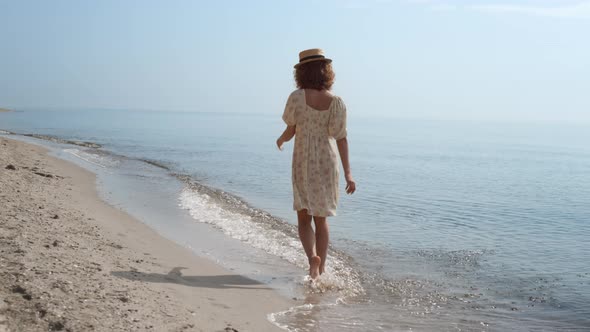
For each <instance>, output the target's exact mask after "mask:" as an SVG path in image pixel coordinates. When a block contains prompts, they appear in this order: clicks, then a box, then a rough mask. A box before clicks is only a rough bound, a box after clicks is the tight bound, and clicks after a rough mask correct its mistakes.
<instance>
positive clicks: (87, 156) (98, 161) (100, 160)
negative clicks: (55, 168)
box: [63, 149, 119, 168]
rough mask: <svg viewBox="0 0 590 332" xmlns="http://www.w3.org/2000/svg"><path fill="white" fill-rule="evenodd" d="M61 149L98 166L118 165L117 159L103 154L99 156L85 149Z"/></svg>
mask: <svg viewBox="0 0 590 332" xmlns="http://www.w3.org/2000/svg"><path fill="white" fill-rule="evenodd" d="M63 151H64V152H66V153H69V154H71V155H73V156H75V157H77V158H79V159H82V160H84V161H86V162H88V163H91V164H93V165H96V166H98V167H102V168H107V167H115V166H117V165H119V162H118V161H117V160H114V159H111V158H108V157H106V156H104V155H102V156H101V155H99V154H97V153H92V152H89V151H87V150H80V149H64V150H63Z"/></svg>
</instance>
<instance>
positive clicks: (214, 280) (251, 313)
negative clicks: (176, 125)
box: [0, 137, 292, 331]
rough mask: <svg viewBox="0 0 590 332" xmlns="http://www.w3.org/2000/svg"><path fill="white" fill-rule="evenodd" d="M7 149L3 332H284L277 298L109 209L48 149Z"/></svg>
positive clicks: (79, 172) (1, 230)
mask: <svg viewBox="0 0 590 332" xmlns="http://www.w3.org/2000/svg"><path fill="white" fill-rule="evenodd" d="M0 148H1V149H0V157H1V158H0V160H2V161H3V163H2V164H1V165H0V185H1V186H0V187H1V188H2V190H1V191H0V194H1V197H0V198H1V199H2V201H3V202H5V204H3V205H2V206H1V207H0V216H1V218H2V223H1V224H0V248H1V249H2V253H1V256H0V257H1V259H2V260H1V261H0V265H2V269H1V270H0V271H1V272H0V275H2V280H3V282H2V284H1V287H0V297H1V298H2V300H3V301H2V302H0V303H2V304H3V305H2V306H0V331H3V328H4V326H6V327H7V328H8V331H18V330H20V329H22V328H23V327H26V330H27V331H47V330H48V329H52V328H53V329H57V328H61V329H63V330H68V329H70V330H72V331H75V330H103V329H108V330H110V331H127V330H131V329H140V330H153V331H160V330H166V331H168V330H175V331H176V330H178V331H223V330H226V331H281V329H280V328H278V327H277V326H275V325H273V324H272V323H271V322H270V321H268V319H267V315H268V314H270V313H272V312H277V311H282V310H286V309H288V308H289V307H290V306H292V303H291V302H289V301H288V300H287V299H284V298H283V297H281V296H280V295H279V294H278V293H277V292H276V291H274V290H272V289H270V288H268V287H267V286H266V285H264V284H261V283H259V282H257V281H254V280H252V279H248V278H245V277H243V276H240V275H236V274H233V273H231V272H229V271H227V270H225V269H223V268H222V267H220V266H218V265H216V264H215V263H213V262H211V261H209V260H207V259H205V258H200V257H198V256H196V255H195V254H194V253H193V252H191V251H190V250H189V249H187V248H185V247H182V246H180V245H178V244H176V243H174V242H172V241H170V240H168V239H165V238H163V237H162V236H160V235H159V234H158V233H156V232H155V231H154V230H152V229H151V228H149V227H148V226H147V225H145V224H143V223H142V222H140V221H138V220H136V219H134V218H133V217H131V216H129V215H128V214H127V213H125V212H123V211H121V210H119V209H117V208H114V207H112V206H110V205H108V204H107V203H105V202H104V201H102V200H101V199H100V198H99V197H98V193H97V190H96V185H95V180H96V176H95V175H94V174H93V173H91V172H89V171H87V170H84V169H82V168H80V167H78V166H76V165H74V164H72V163H70V162H67V161H64V160H60V159H58V158H55V157H51V156H49V155H48V154H47V151H48V150H47V149H45V148H42V147H39V146H34V145H31V144H27V143H23V142H20V141H16V140H12V139H8V138H2V137H0ZM8 165H12V166H14V169H12V168H11V167H9V169H6V167H7V166H8ZM253 303H255V304H256V305H252V304H253ZM2 315H4V316H5V319H4V323H3V317H2Z"/></svg>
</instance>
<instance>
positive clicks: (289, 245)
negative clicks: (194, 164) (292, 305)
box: [179, 186, 364, 295]
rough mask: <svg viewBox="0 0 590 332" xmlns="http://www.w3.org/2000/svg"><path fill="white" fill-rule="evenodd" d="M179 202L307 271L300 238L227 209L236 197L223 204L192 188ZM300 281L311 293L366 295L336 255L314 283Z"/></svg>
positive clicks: (227, 231)
mask: <svg viewBox="0 0 590 332" xmlns="http://www.w3.org/2000/svg"><path fill="white" fill-rule="evenodd" d="M179 200H180V203H179V206H180V207H181V208H183V209H185V210H188V211H189V214H190V215H191V216H192V217H193V219H195V220H196V221H198V222H203V223H207V224H211V225H213V226H214V227H216V228H218V229H220V230H221V231H222V232H223V233H225V234H226V235H228V236H230V237H232V238H234V239H238V240H240V241H242V242H245V243H247V244H249V245H251V246H252V247H254V248H257V249H261V250H264V251H265V252H267V253H269V254H271V255H274V256H277V257H280V258H282V259H284V260H286V261H288V262H289V263H292V264H294V265H296V266H298V267H300V268H302V269H303V270H305V269H307V267H308V262H307V257H306V256H305V254H304V253H303V249H302V248H301V243H300V242H299V239H297V238H296V237H294V236H289V235H288V234H287V232H285V231H282V230H281V229H280V227H276V225H275V226H273V224H272V222H270V221H268V220H264V222H258V221H257V220H255V218H256V215H257V213H256V211H253V213H252V214H248V213H246V212H245V211H244V212H242V211H237V210H239V209H236V211H232V210H231V209H229V208H226V207H225V206H224V205H226V206H227V204H228V202H227V200H229V201H236V199H235V198H229V197H228V198H227V199H226V201H224V202H222V201H220V197H212V196H211V195H209V194H208V193H205V192H202V191H199V190H198V188H191V187H190V186H189V187H186V188H185V189H183V190H182V192H181V193H180V196H179ZM242 205H243V204H242ZM245 210H251V211H252V210H253V209H251V208H246V209H245ZM258 214H260V213H258ZM299 282H300V283H301V284H303V285H305V287H306V288H307V290H308V291H310V292H325V291H343V292H344V293H345V294H347V295H358V294H360V293H363V292H364V290H363V287H362V286H361V283H360V279H359V277H358V275H357V273H356V272H355V271H354V269H353V268H352V267H351V266H349V265H348V264H347V262H345V261H344V260H341V259H339V258H338V257H335V256H333V255H330V256H328V264H327V266H326V273H324V274H323V275H322V276H321V277H320V278H319V279H318V280H316V281H315V282H313V283H310V282H309V281H307V280H306V279H305V278H302V280H300V281H299Z"/></svg>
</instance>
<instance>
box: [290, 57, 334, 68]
mask: <svg viewBox="0 0 590 332" xmlns="http://www.w3.org/2000/svg"><path fill="white" fill-rule="evenodd" d="M312 61H326V62H328V63H331V62H332V59H328V58H319V59H307V60H303V61H301V62H299V63H298V64H296V65H295V66H293V68H297V67H299V66H301V65H302V64H304V63H308V62H312Z"/></svg>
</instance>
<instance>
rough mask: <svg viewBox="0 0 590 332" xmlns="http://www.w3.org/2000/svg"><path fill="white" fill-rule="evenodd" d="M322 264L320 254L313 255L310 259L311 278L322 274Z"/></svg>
mask: <svg viewBox="0 0 590 332" xmlns="http://www.w3.org/2000/svg"><path fill="white" fill-rule="evenodd" d="M320 264H322V259H321V258H320V256H313V257H312V258H310V259H309V276H310V277H311V279H315V278H317V277H318V276H319V275H320Z"/></svg>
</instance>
